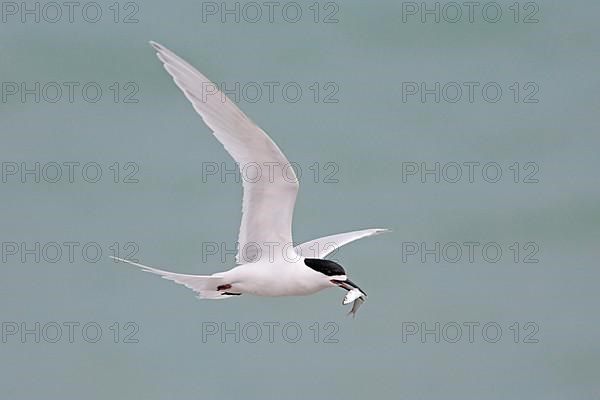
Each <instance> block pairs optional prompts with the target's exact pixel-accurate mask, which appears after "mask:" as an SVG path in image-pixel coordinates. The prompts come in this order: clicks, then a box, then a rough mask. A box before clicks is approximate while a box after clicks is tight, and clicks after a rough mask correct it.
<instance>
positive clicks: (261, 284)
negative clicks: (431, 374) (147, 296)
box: [113, 42, 387, 313]
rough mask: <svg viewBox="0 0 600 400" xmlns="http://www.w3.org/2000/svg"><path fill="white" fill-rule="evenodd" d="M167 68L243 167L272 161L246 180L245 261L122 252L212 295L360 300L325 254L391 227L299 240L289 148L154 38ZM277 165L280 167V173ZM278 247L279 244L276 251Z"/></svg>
mask: <svg viewBox="0 0 600 400" xmlns="http://www.w3.org/2000/svg"><path fill="white" fill-rule="evenodd" d="M150 43H151V44H152V46H153V47H154V48H155V49H156V51H157V56H158V58H159V59H160V60H161V61H162V62H163V64H164V67H165V69H166V70H167V72H168V73H169V74H170V75H171V76H172V77H173V80H174V82H175V84H176V85H177V86H178V87H179V88H180V89H181V90H182V91H183V93H184V94H185V96H186V97H187V98H188V100H189V101H190V102H191V103H192V105H193V107H194V109H195V110H196V111H197V112H198V114H200V116H201V117H202V119H203V120H204V122H205V123H206V125H208V126H209V128H211V130H212V131H213V134H214V136H215V137H216V138H217V139H218V140H219V141H220V142H221V143H222V144H223V146H224V147H225V150H227V152H228V153H229V154H230V155H231V156H232V157H233V159H234V160H235V161H236V163H237V164H238V165H239V168H240V170H244V168H245V167H246V166H247V165H258V166H269V173H268V174H267V173H261V175H260V177H259V178H258V179H253V180H251V181H250V180H247V179H244V180H243V188H244V197H243V201H242V223H241V227H240V232H239V237H238V254H237V256H236V260H237V263H238V264H239V265H237V266H235V267H233V268H231V269H230V270H227V271H224V272H219V273H215V274H213V275H187V274H178V273H174V272H169V271H166V270H162V269H157V268H153V267H149V266H146V265H142V264H139V263H136V262H133V261H130V260H123V259H120V258H116V257H113V258H115V259H116V260H119V261H123V262H126V263H129V264H132V265H135V266H138V267H140V268H142V269H143V270H145V271H147V272H151V273H154V274H157V275H160V276H162V277H163V278H165V279H168V280H171V281H174V282H176V283H178V284H181V285H184V286H186V287H188V288H190V289H192V290H194V291H195V292H196V293H198V297H200V298H205V299H225V298H230V297H234V296H239V295H241V294H253V295H257V296H301V295H309V294H313V293H316V292H318V291H320V290H323V289H326V288H329V287H338V286H339V287H342V288H344V289H345V290H348V291H350V290H358V291H359V293H356V292H353V296H352V297H353V298H356V296H360V297H358V298H357V300H356V301H355V305H354V307H353V308H352V313H354V312H355V311H356V309H358V305H359V304H360V303H358V301H359V300H360V302H362V301H364V299H365V298H366V294H365V293H364V292H362V291H361V290H360V288H358V286H357V285H356V284H354V283H353V282H352V281H350V280H349V279H348V277H347V276H346V272H345V270H344V269H343V267H342V266H341V265H339V264H337V263H335V262H333V261H330V260H325V259H324V258H325V257H326V256H327V255H328V254H330V253H332V252H333V251H334V250H336V249H338V248H339V247H341V246H343V245H345V244H347V243H350V242H352V241H355V240H358V239H361V238H364V237H367V236H372V235H376V234H379V233H382V232H386V231H387V230H386V229H364V230H361V231H354V232H347V233H340V234H336V235H331V236H326V237H322V238H319V239H315V240H311V241H309V242H306V243H303V244H301V245H298V246H295V247H294V246H293V245H292V243H293V242H292V217H293V211H294V205H295V202H296V195H297V193H298V188H299V184H298V179H297V177H296V175H295V173H294V171H293V169H292V168H291V164H290V162H289V161H288V160H287V158H286V157H285V155H284V154H283V153H282V152H281V150H280V149H279V148H278V147H277V145H276V144H275V143H274V142H273V141H272V140H271V138H270V137H269V136H268V135H267V134H266V133H265V132H264V131H263V130H262V129H260V128H259V127H258V126H257V125H256V124H254V123H253V122H252V121H251V120H250V119H249V118H248V117H247V116H246V115H245V114H244V113H243V112H242V111H241V110H240V109H239V108H238V107H237V106H236V105H235V104H234V103H233V102H231V100H229V99H228V98H227V97H226V96H225V95H224V94H223V93H221V92H220V91H219V90H218V89H217V86H216V85H214V84H213V83H212V82H211V81H210V80H208V79H207V78H206V77H205V76H204V75H202V74H201V73H200V72H199V71H198V70H196V69H195V68H194V67H192V66H191V65H190V64H188V63H187V62H185V61H184V60H183V59H181V58H180V57H178V56H177V55H176V54H174V53H173V52H171V51H170V50H168V49H166V48H165V47H163V46H161V45H159V44H158V43H154V42H150ZM273 166H278V168H276V172H275V173H274V174H271V172H273V171H274V170H273V168H272V167H273ZM273 249H275V251H273Z"/></svg>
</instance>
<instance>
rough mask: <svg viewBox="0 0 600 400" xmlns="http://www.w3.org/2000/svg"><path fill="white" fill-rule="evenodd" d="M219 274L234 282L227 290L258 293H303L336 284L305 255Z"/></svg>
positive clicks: (269, 261) (244, 265) (267, 294)
mask: <svg viewBox="0 0 600 400" xmlns="http://www.w3.org/2000/svg"><path fill="white" fill-rule="evenodd" d="M217 275H220V276H222V277H224V278H225V280H227V281H228V282H231V283H230V284H231V286H232V287H231V288H230V289H227V291H228V292H230V293H248V294H253V295H256V296H304V295H309V294H313V293H316V292H318V291H320V290H323V289H326V288H328V287H332V286H335V285H334V284H332V283H331V282H330V280H329V279H327V278H326V277H324V276H323V274H321V273H319V272H317V271H315V270H313V269H311V268H309V267H307V266H306V265H305V264H304V257H300V258H299V259H298V260H286V259H284V258H283V257H281V258H279V259H277V260H267V261H259V262H257V263H253V264H243V265H239V266H237V267H234V268H232V269H230V270H228V271H225V272H222V273H219V274H217Z"/></svg>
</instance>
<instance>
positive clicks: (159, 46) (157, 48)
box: [148, 40, 163, 51]
mask: <svg viewBox="0 0 600 400" xmlns="http://www.w3.org/2000/svg"><path fill="white" fill-rule="evenodd" d="M148 43H150V46H152V47H154V49H155V50H156V51H161V50H162V49H163V47H162V46H161V45H160V44H159V43H157V42H155V41H154V40H150V41H148Z"/></svg>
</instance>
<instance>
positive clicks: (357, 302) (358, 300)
mask: <svg viewBox="0 0 600 400" xmlns="http://www.w3.org/2000/svg"><path fill="white" fill-rule="evenodd" d="M366 300H367V295H366V294H364V293H363V292H361V291H360V290H359V289H356V288H355V289H352V290H349V291H348V293H346V296H344V300H343V301H342V304H343V305H346V304H349V303H351V302H354V304H352V309H351V310H350V312H349V313H348V315H350V314H352V317H355V316H356V312H357V311H358V308H359V307H360V306H361V305H362V303H364V302H365V301H366Z"/></svg>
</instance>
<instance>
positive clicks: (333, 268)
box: [304, 258, 346, 276]
mask: <svg viewBox="0 0 600 400" xmlns="http://www.w3.org/2000/svg"><path fill="white" fill-rule="evenodd" d="M304 264H306V266H307V267H309V268H312V269H314V270H315V271H317V272H320V273H322V274H324V275H327V276H335V275H346V271H344V268H343V267H342V266H341V265H340V264H338V263H336V262H334V261H331V260H322V259H320V258H305V259H304Z"/></svg>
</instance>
